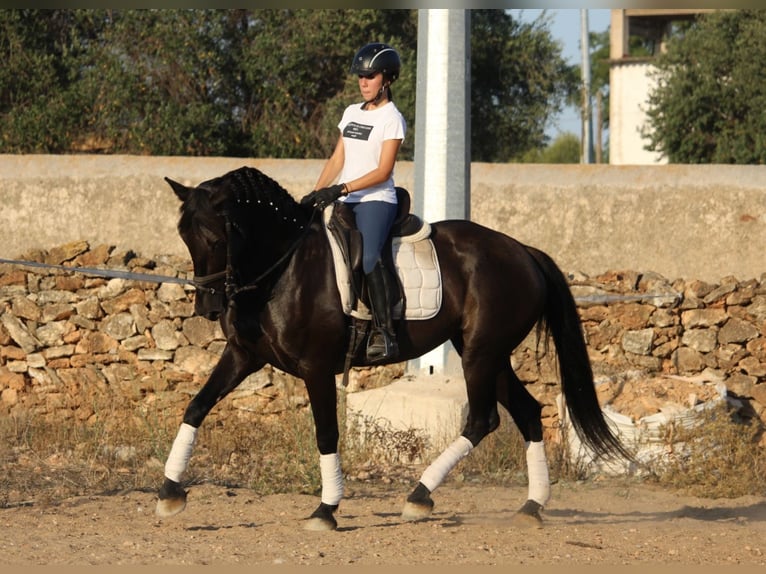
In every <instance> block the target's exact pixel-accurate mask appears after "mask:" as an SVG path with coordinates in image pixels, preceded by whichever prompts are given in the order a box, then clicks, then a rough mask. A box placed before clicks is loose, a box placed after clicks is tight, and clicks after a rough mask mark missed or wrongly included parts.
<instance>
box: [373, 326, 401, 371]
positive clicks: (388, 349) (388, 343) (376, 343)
mask: <svg viewBox="0 0 766 574" xmlns="http://www.w3.org/2000/svg"><path fill="white" fill-rule="evenodd" d="M398 354H399V345H398V344H397V343H396V339H395V338H394V337H393V336H392V335H391V334H390V333H388V332H387V331H386V330H385V329H382V328H380V327H375V328H373V329H372V331H371V332H370V337H369V339H368V340H367V361H368V362H370V363H379V362H382V361H387V360H389V359H393V358H394V357H396V356H397V355H398Z"/></svg>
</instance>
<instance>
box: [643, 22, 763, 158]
mask: <svg viewBox="0 0 766 574" xmlns="http://www.w3.org/2000/svg"><path fill="white" fill-rule="evenodd" d="M684 32H685V33H684V34H679V35H677V36H675V37H673V38H671V40H670V41H669V43H668V49H667V52H666V53H665V54H663V55H661V56H660V57H658V59H657V61H656V64H657V71H656V74H655V75H654V78H655V80H656V82H657V85H656V88H655V89H654V90H653V92H652V93H651V94H650V97H649V109H648V111H647V115H648V126H647V128H648V129H646V133H645V136H646V137H647V138H648V139H649V141H650V143H649V144H648V146H647V149H649V150H652V151H658V152H660V153H662V154H663V156H665V157H667V158H668V160H669V161H670V162H672V163H732V164H762V163H764V162H766V136H765V135H764V134H766V115H764V113H763V110H764V108H765V107H766V83H764V82H763V81H762V80H761V78H762V77H763V61H764V58H766V12H764V11H763V10H734V11H721V12H715V13H711V14H709V15H707V16H705V17H702V18H700V20H699V21H698V22H697V23H696V24H695V25H693V26H691V27H689V28H688V29H686V30H685V31H684Z"/></svg>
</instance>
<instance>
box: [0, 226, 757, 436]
mask: <svg viewBox="0 0 766 574" xmlns="http://www.w3.org/2000/svg"><path fill="white" fill-rule="evenodd" d="M19 259H23V260H28V261H38V262H45V263H52V264H56V265H66V266H72V267H104V268H117V269H122V270H129V271H135V272H139V273H154V274H157V275H169V276H174V277H189V276H190V275H191V268H190V264H189V262H188V260H187V259H185V258H179V257H172V256H157V257H155V258H153V259H149V258H144V257H139V256H137V255H136V254H135V253H133V252H130V251H127V252H123V251H117V250H115V249H114V248H112V247H109V246H107V245H96V246H93V247H91V246H90V245H89V244H88V243H87V242H85V241H80V242H73V243H69V244H66V245H62V246H59V247H55V248H53V249H50V250H49V251H43V250H40V251H34V252H31V253H26V254H23V255H22V256H20V257H19ZM569 279H570V284H571V287H572V291H573V294H574V295H575V298H576V300H577V302H578V308H579V310H580V314H581V317H582V320H583V326H584V331H585V335H586V339H587V343H588V351H589V354H590V357H591V360H592V362H593V367H594V372H595V373H596V375H597V383H598V391H599V395H600V397H601V400H602V403H610V404H612V405H613V406H615V407H616V408H618V409H619V410H620V411H621V412H623V413H626V414H630V415H632V416H635V417H641V416H644V415H646V414H651V413H652V412H656V411H658V410H659V409H661V408H663V407H664V406H666V405H667V403H668V402H673V401H676V402H681V403H684V404H686V405H687V406H689V405H690V404H692V403H694V402H695V401H704V400H707V399H708V398H709V397H710V396H711V395H712V394H713V393H715V385H717V384H721V383H723V384H724V385H725V386H726V389H727V392H728V393H729V395H731V396H735V397H738V398H739V399H740V400H742V401H743V404H744V405H745V406H746V407H747V409H748V412H749V413H750V414H751V415H752V416H754V417H760V418H761V420H763V421H764V422H766V274H764V275H762V276H761V277H760V279H759V280H749V281H738V280H737V279H736V278H734V277H725V278H723V279H722V280H721V281H720V282H719V283H717V284H712V283H706V282H703V281H699V280H694V279H691V280H683V279H676V280H672V281H671V280H668V279H666V278H664V277H662V276H660V275H657V274H653V273H641V272H637V271H610V272H607V273H604V274H602V275H598V276H592V277H588V276H585V275H583V274H579V273H573V274H571V275H570V277H569ZM193 297H194V290H193V288H191V287H185V286H182V285H178V284H171V283H153V282H142V281H136V280H132V279H121V278H120V279H110V278H103V277H94V276H88V275H86V274H82V273H77V272H69V271H59V270H46V269H40V268H33V267H30V266H18V265H0V415H8V414H13V413H18V414H21V413H22V412H24V413H29V414H32V415H35V416H43V417H46V418H48V419H51V420H60V419H71V418H76V419H78V420H81V421H88V420H89V419H91V418H92V417H94V415H95V412H96V409H98V408H103V405H104V404H122V405H125V404H127V405H132V406H133V410H132V413H131V414H135V413H137V412H143V413H153V414H154V415H161V414H162V415H168V416H180V413H181V412H182V410H183V408H184V407H185V405H186V403H187V402H188V400H189V399H190V397H191V396H192V395H193V394H194V393H195V392H196V391H197V390H198V389H199V387H200V386H201V385H202V384H203V383H204V381H205V379H206V377H207V375H208V374H209V372H210V370H211V369H212V368H213V366H214V365H215V364H216V362H217V360H218V357H219V356H220V353H221V351H222V349H223V346H224V344H225V342H224V340H223V333H222V332H221V330H220V327H219V326H218V324H217V323H213V322H210V321H208V320H206V319H204V318H201V317H195V316H194V315H193ZM551 355H552V353H547V354H546V352H545V348H544V346H543V345H541V344H539V342H538V341H537V339H536V337H535V336H534V334H532V335H530V336H529V337H528V338H527V340H526V341H525V342H524V343H523V344H522V345H521V346H520V347H519V349H517V351H516V352H515V353H514V356H513V364H514V367H515V368H516V370H517V373H518V374H519V376H520V377H521V378H522V380H524V381H526V382H528V384H529V385H530V391H531V392H532V393H533V394H534V395H535V396H536V397H537V398H538V400H539V401H540V402H541V403H542V404H543V413H544V417H545V424H546V427H547V428H549V429H553V428H555V427H556V425H557V420H556V419H557V409H556V403H555V396H556V394H558V392H559V386H558V383H557V380H558V377H557V375H556V373H555V370H554V369H555V366H554V364H553V361H552V360H551V359H550V358H551ZM538 357H540V358H541V359H542V360H541V362H540V364H539V365H538V361H537V358H538ZM379 369H380V368H378V370H360V371H357V372H355V373H354V378H352V387H354V388H355V389H363V388H364V387H365V382H364V381H365V380H370V379H372V378H375V377H377V378H378V379H379V378H380V376H381V375H380V373H379V372H378V371H379ZM399 372H401V369H400V371H399ZM371 373H377V374H376V375H374V376H372V375H371ZM296 404H297V405H306V404H307V398H306V395H305V391H304V389H303V385H302V383H301V382H300V381H298V380H295V379H293V378H292V377H288V376H286V375H284V374H283V373H281V372H279V371H277V370H276V369H270V368H267V369H264V370H262V371H261V372H260V373H258V374H256V375H253V376H251V377H250V378H249V379H248V380H247V381H246V382H245V383H243V385H241V386H240V388H239V389H238V390H237V391H235V392H234V393H233V394H232V395H231V396H230V397H229V398H227V400H225V401H223V403H221V405H219V406H218V407H216V410H218V411H221V410H223V411H224V412H225V411H226V410H227V409H233V410H235V411H237V412H238V413H240V414H242V413H266V414H268V413H277V412H279V411H280V410H281V409H283V408H285V407H286V406H287V405H296ZM127 416H130V415H127Z"/></svg>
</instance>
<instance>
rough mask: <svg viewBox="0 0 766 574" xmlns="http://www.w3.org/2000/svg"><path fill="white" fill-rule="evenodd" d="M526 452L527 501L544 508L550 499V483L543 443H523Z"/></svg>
mask: <svg viewBox="0 0 766 574" xmlns="http://www.w3.org/2000/svg"><path fill="white" fill-rule="evenodd" d="M524 448H525V449H526V451H527V475H528V476H529V496H528V499H529V500H534V501H535V502H537V503H538V504H539V505H540V506H545V503H546V502H548V499H549V498H550V497H551V481H550V478H549V477H548V461H547V460H546V459H545V448H544V446H543V442H542V441H539V442H525V443H524Z"/></svg>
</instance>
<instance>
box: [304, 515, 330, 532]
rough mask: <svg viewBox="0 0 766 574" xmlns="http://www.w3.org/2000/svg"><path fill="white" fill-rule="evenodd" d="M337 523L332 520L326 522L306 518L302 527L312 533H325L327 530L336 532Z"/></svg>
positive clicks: (325, 520)
mask: <svg viewBox="0 0 766 574" xmlns="http://www.w3.org/2000/svg"><path fill="white" fill-rule="evenodd" d="M337 528H338V522H337V521H336V520H335V519H334V518H333V519H332V520H327V519H325V518H308V519H306V523H305V524H304V525H303V529H304V530H311V531H313V532H327V531H328V530H337Z"/></svg>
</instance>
